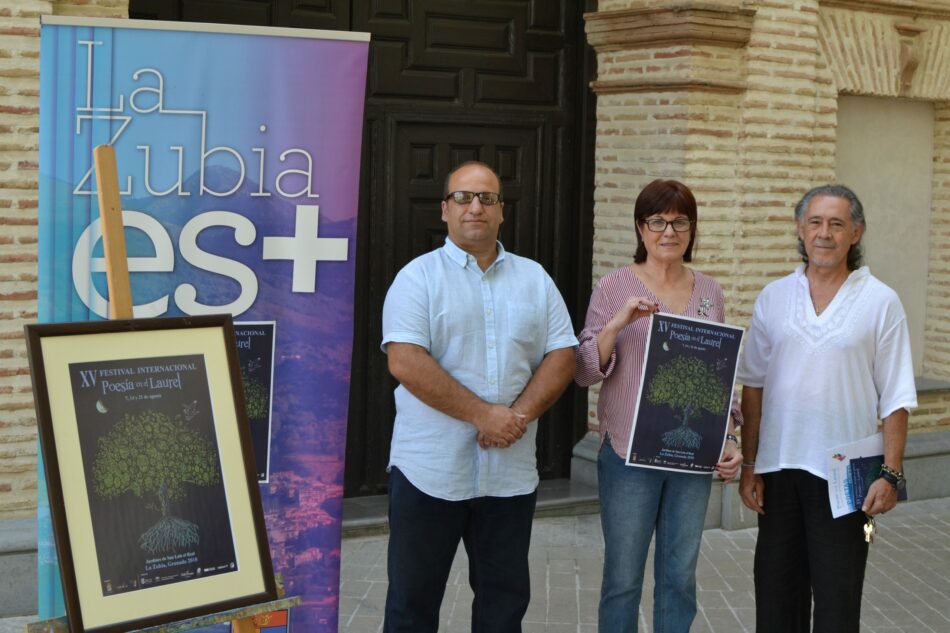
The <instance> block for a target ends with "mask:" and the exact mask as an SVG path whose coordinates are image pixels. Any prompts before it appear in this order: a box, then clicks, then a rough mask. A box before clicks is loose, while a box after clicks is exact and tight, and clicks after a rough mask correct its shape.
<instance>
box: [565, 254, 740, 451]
mask: <svg viewBox="0 0 950 633" xmlns="http://www.w3.org/2000/svg"><path fill="white" fill-rule="evenodd" d="M630 297H649V298H650V299H651V300H652V301H654V302H656V303H657V304H659V306H660V311H661V312H667V313H670V312H671V310H670V309H669V308H668V307H666V306H665V305H664V304H663V302H662V301H660V300H659V299H658V298H657V297H656V296H655V295H654V294H653V293H652V292H650V290H649V289H648V288H647V287H646V285H644V283H643V282H642V281H640V278H639V277H637V276H636V274H634V272H633V270H632V269H631V268H630V267H629V266H624V267H623V268H618V269H617V270H615V271H613V272H610V273H608V274H606V275H604V276H603V277H602V278H601V279H600V281H599V282H598V283H597V287H596V288H595V289H594V293H593V294H592V295H591V298H590V306H589V307H588V308H587V318H586V319H585V321H584V329H583V330H582V331H581V333H580V334H578V336H577V338H578V340H579V341H580V348H579V349H578V354H577V372H576V374H575V376H574V380H575V381H576V382H577V384H579V385H580V386H581V387H589V386H591V385H594V384H597V383H598V382H601V381H603V386H602V387H601V389H600V399H599V400H598V402H597V418H598V419H599V421H600V441H601V443H603V441H604V436H605V435H607V434H609V435H610V444H611V446H612V447H613V449H614V451H615V452H616V453H617V455H620V456H621V457H623V456H624V455H626V453H627V445H628V444H629V443H630V432H631V429H632V428H633V415H634V409H635V408H636V401H637V393H639V391H640V370H641V367H642V365H643V360H644V356H645V355H646V340H647V333H648V329H649V324H650V320H649V319H646V318H642V319H637V320H636V321H634V322H633V323H631V324H630V325H628V326H627V327H625V328H624V329H623V330H622V331H621V332H620V334H619V335H618V336H617V342H616V344H615V345H614V349H613V351H612V352H611V354H610V361H609V362H608V363H607V367H606V368H605V369H604V370H603V371H601V369H600V353H599V352H598V350H597V336H598V335H599V334H600V331H601V330H602V329H603V328H604V326H605V325H606V324H607V322H608V321H610V319H611V317H613V315H614V314H616V313H617V311H618V310H619V309H620V308H621V307H622V306H623V304H624V303H625V302H626V301H627V299H629V298H630ZM700 310H702V313H701V312H700ZM681 316H688V317H693V318H700V319H707V320H709V321H716V322H718V323H722V322H723V319H724V307H723V296H722V288H721V287H720V286H719V284H718V283H716V280H714V279H713V278H712V277H708V276H706V275H704V274H702V273H701V272H699V271H695V270H694V271H693V294H692V295H691V296H690V298H689V303H688V304H687V305H686V310H685V311H684V312H682V313H681ZM732 417H733V420H734V421H735V423H736V425H739V424H740V423H741V421H742V416H741V414H740V413H739V406H738V403H737V401H736V399H735V397H733V402H732Z"/></svg>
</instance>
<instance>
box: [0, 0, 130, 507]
mask: <svg viewBox="0 0 950 633" xmlns="http://www.w3.org/2000/svg"><path fill="white" fill-rule="evenodd" d="M43 15H82V16H97V17H126V16H127V15H128V2H127V0H75V1H73V2H44V1H39V0H12V1H11V0H7V1H6V2H4V3H3V7H2V8H0V518H17V517H25V516H30V515H32V514H33V513H34V512H35V510H36V450H37V444H36V422H35V417H34V413H33V399H32V393H31V387H30V377H29V369H28V366H27V360H26V350H25V347H24V344H23V325H24V324H26V323H29V322H32V321H35V320H36V259H37V254H36V248H37V247H36V243H37V238H36V216H37V151H38V132H39V130H38V113H39V54H40V39H39V34H40V23H39V21H40V17H41V16H43Z"/></svg>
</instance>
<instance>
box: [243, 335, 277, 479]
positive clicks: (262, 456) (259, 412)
mask: <svg viewBox="0 0 950 633" xmlns="http://www.w3.org/2000/svg"><path fill="white" fill-rule="evenodd" d="M276 327H277V323H276V322H274V321H241V322H236V323H235V324H234V337H235V339H236V340H237V350H238V362H240V364H241V383H242V385H243V387H244V402H245V404H246V406H247V422H248V424H249V425H250V427H251V444H252V445H253V446H254V461H255V462H256V463H257V480H258V481H259V482H261V483H267V481H268V478H269V473H270V438H271V410H272V408H273V407H272V402H273V393H274V387H273V385H274V330H275V328H276Z"/></svg>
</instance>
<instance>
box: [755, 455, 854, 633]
mask: <svg viewBox="0 0 950 633" xmlns="http://www.w3.org/2000/svg"><path fill="white" fill-rule="evenodd" d="M762 478H763V480H764V481H765V507H764V510H765V514H764V515H759V538H758V541H757V542H756V546H755V620H756V631H757V632H758V633H808V631H809V624H810V621H811V615H812V613H811V611H812V597H813V596H814V602H815V611H814V629H813V631H814V633H858V631H859V629H860V622H861V591H862V589H863V587H864V568H865V565H866V564H867V559H868V544H867V543H865V542H864V530H863V529H862V526H863V524H864V513H863V512H860V511H858V512H853V513H851V514H848V515H845V516H843V517H840V518H837V519H833V518H832V517H831V505H830V502H829V501H828V482H827V481H825V480H824V479H822V478H820V477H816V476H815V475H812V474H811V473H809V472H806V471H804V470H781V471H779V472H774V473H768V474H765V475H763V476H762Z"/></svg>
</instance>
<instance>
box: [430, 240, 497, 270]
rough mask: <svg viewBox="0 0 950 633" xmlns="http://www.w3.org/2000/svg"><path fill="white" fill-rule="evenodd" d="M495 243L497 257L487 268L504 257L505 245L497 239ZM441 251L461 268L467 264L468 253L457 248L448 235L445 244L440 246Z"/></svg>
mask: <svg viewBox="0 0 950 633" xmlns="http://www.w3.org/2000/svg"><path fill="white" fill-rule="evenodd" d="M495 244H497V245H498V257H496V258H495V261H493V262H492V265H491V266H489V268H491V267H492V266H495V265H496V264H497V263H498V262H500V261H502V260H504V259H505V247H504V246H502V245H501V242H498V241H496V242H495ZM442 251H443V252H444V253H445V254H446V255H447V256H448V258H449V259H451V260H452V261H453V262H455V263H456V264H458V265H459V266H461V267H462V268H465V266H466V265H467V264H468V258H469V257H470V255H469V254H468V253H466V252H465V251H463V250H462V249H461V248H459V247H458V245H457V244H456V243H455V242H453V241H452V239H451V238H449V237H448V236H446V238H445V246H443V247H442Z"/></svg>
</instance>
